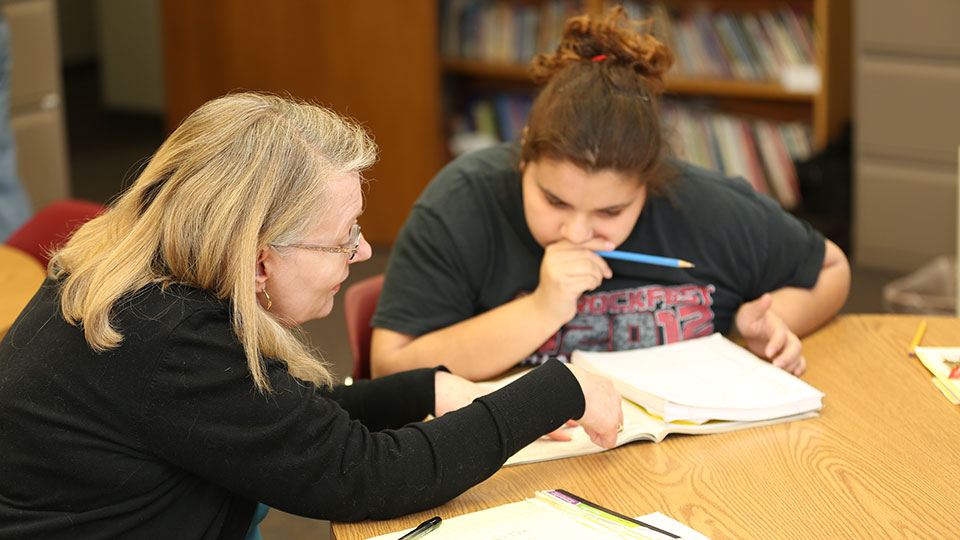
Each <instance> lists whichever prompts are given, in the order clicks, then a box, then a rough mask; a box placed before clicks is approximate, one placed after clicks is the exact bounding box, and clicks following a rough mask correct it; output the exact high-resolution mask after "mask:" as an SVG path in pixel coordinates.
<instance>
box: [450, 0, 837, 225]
mask: <svg viewBox="0 0 960 540" xmlns="http://www.w3.org/2000/svg"><path fill="white" fill-rule="evenodd" d="M613 4H614V3H613V2H610V1H608V0H582V1H580V2H577V1H563V0H539V1H535V0H506V1H504V0H489V1H487V0H480V1H475V0H447V1H446V2H444V1H441V2H439V3H438V9H439V10H440V16H439V17H438V21H439V22H440V24H441V25H446V27H442V28H441V30H440V46H441V53H440V70H441V74H442V79H443V81H444V83H445V92H446V96H445V97H446V100H445V109H444V111H443V113H442V114H443V116H444V118H443V121H444V123H445V125H446V126H447V130H448V134H449V132H450V131H452V130H451V129H450V125H451V118H450V117H452V116H458V115H466V116H469V115H470V113H471V111H470V110H469V109H470V106H471V101H472V100H474V99H476V97H475V96H478V95H480V96H482V95H484V94H488V95H495V94H496V93H497V92H498V91H499V90H501V89H502V90H504V91H506V92H517V91H518V90H517V89H518V88H522V87H523V85H524V84H527V85H528V86H527V91H529V92H531V93H532V92H534V87H533V85H532V83H529V82H528V74H527V65H528V64H529V57H531V56H532V52H531V50H530V48H529V47H530V45H529V43H523V42H522V40H521V39H520V38H514V37H511V33H512V32H516V31H518V30H519V29H523V28H527V26H525V25H526V24H527V23H525V22H524V17H525V15H524V14H523V13H524V12H530V11H537V10H538V12H539V15H540V21H539V22H540V26H541V27H540V28H538V39H537V43H538V48H537V50H536V52H544V51H546V50H552V48H553V47H552V46H550V45H547V43H548V42H550V41H551V40H556V39H559V29H552V31H551V29H544V28H542V26H543V25H545V24H551V23H553V22H555V21H561V22H560V23H558V24H562V21H563V20H565V19H566V18H567V17H569V16H570V15H573V14H577V13H583V12H589V13H592V14H597V15H598V14H602V13H605V12H606V11H607V10H608V9H609V7H610V6H612V5H613ZM624 5H625V7H626V9H627V11H628V13H629V14H630V15H631V18H637V17H638V16H640V17H649V16H653V17H655V21H656V22H655V23H654V27H653V31H654V33H655V34H657V33H659V32H662V33H660V36H661V38H662V39H664V40H665V41H667V42H668V43H669V44H670V45H671V48H672V49H674V54H675V55H676V56H677V63H676V64H675V66H674V68H673V69H671V71H670V73H668V74H667V78H666V88H667V91H666V94H665V101H678V102H681V103H683V102H693V103H696V104H697V107H699V108H700V109H701V110H704V109H705V110H709V111H715V112H717V113H719V114H721V115H724V116H726V115H732V116H733V117H742V118H745V119H747V122H749V123H750V124H753V123H754V122H755V121H760V122H762V123H767V122H773V123H777V124H779V123H790V124H799V125H802V126H805V130H807V131H808V133H807V137H808V139H809V144H807V145H805V149H803V152H802V154H799V155H795V154H793V153H792V152H791V154H790V156H791V157H793V158H794V159H802V158H803V157H806V156H809V155H810V154H811V153H813V152H816V151H817V150H820V149H822V148H824V147H825V146H826V145H827V143H828V142H829V141H830V140H832V139H833V138H834V137H836V136H837V135H838V134H839V133H840V131H841V130H842V129H843V128H844V126H845V125H846V124H847V122H848V121H849V119H850V109H851V103H850V73H851V68H850V66H851V63H850V37H849V35H850V18H851V13H850V10H851V8H850V3H849V2H847V1H844V0H839V1H838V0H802V1H790V2H783V1H782V0H736V1H735V0H711V1H704V0H665V1H662V2H644V1H638V2H630V1H626V2H624ZM457 10H461V12H460V14H459V15H460V16H459V17H458V16H456V15H451V11H457ZM470 10H474V11H473V12H472V13H471V12H470ZM563 10H565V11H566V13H565V14H563V15H562V16H560V15H559V14H558V13H557V12H558V11H563ZM657 10H660V11H657ZM784 10H789V14H788V15H798V17H797V18H798V19H799V20H800V22H801V23H804V22H806V21H808V22H809V27H812V28H814V29H815V30H813V31H811V32H810V33H809V34H808V35H804V34H802V33H797V34H791V36H793V37H794V38H795V39H796V40H797V42H798V44H797V45H796V48H797V49H800V48H801V46H800V45H799V42H800V41H802V39H801V38H805V39H806V40H807V41H808V42H809V43H808V48H807V50H808V53H809V56H808V57H805V58H804V60H805V62H803V63H804V64H808V65H806V66H800V67H806V68H808V69H807V70H806V71H805V72H804V70H801V69H796V70H793V71H794V72H795V73H799V74H800V75H801V77H799V78H798V77H787V76H786V74H785V72H786V71H788V70H787V69H786V68H784V69H783V72H784V73H783V74H781V75H782V76H780V77H779V78H778V77H774V76H772V74H771V73H766V74H764V73H760V71H761V70H759V69H757V70H753V68H751V70H750V72H751V75H752V76H750V77H744V76H743V72H738V73H726V74H713V75H710V76H703V75H697V74H691V72H693V71H695V70H693V69H690V64H687V65H686V66H681V64H682V63H683V62H684V58H686V59H687V60H689V58H691V56H690V55H689V53H686V54H684V52H682V51H681V50H680V49H681V47H680V46H679V45H678V44H679V43H680V42H679V41H678V39H676V38H679V37H680V36H681V31H680V29H681V28H687V27H682V26H681V25H682V24H687V25H688V26H689V28H691V29H697V30H702V29H703V27H702V26H696V25H697V24H707V25H710V24H711V22H712V21H714V20H716V19H721V18H724V17H726V19H727V21H733V22H734V23H735V24H739V25H741V26H740V28H743V26H742V25H743V23H741V22H738V18H741V17H742V18H744V19H746V18H753V19H754V20H757V21H759V20H761V15H763V14H764V13H772V14H773V17H772V18H774V19H775V18H776V17H779V16H780V14H781V13H784ZM505 12H506V13H512V14H513V17H514V19H515V20H514V22H512V23H510V22H506V21H507V17H508V15H504V13H505ZM464 13H466V15H464ZM698 13H699V14H703V13H706V14H707V15H704V16H702V17H701V18H697V17H695V16H694V14H698ZM718 14H719V15H718ZM728 15H729V16H728ZM464 18H466V19H471V18H472V19H473V22H470V23H464V22H463V20H464ZM784 19H785V20H786V21H787V22H785V23H784V24H789V19H790V17H789V16H786V17H784ZM662 20H666V21H669V23H667V24H666V25H664V24H663V22H661V21H662ZM777 20H778V21H779V20H780V19H777ZM458 21H459V22H460V25H461V26H460V28H462V29H464V32H467V31H469V30H468V29H469V28H470V27H471V26H477V27H479V30H473V31H474V32H476V33H478V34H481V33H484V32H492V34H493V35H494V36H495V37H494V38H493V40H495V41H507V42H512V43H513V46H515V47H517V48H519V49H523V50H516V51H514V52H512V53H511V52H507V53H505V52H504V51H503V50H502V47H501V48H498V47H496V46H488V45H487V44H486V43H484V38H483V37H477V38H476V39H477V40H478V41H479V42H480V43H478V44H470V43H465V42H466V41H469V40H470V39H472V38H473V37H474V36H473V35H468V36H466V37H464V36H462V35H460V36H457V37H456V38H453V39H451V38H450V37H449V36H448V35H446V33H449V32H451V28H450V26H451V24H455V23H456V22H458ZM765 22H768V21H765ZM716 24H719V23H716ZM758 24H759V23H758ZM717 27H719V26H717ZM460 28H458V29H457V30H459V29H460ZM490 28H493V30H490ZM504 28H505V29H504ZM665 28H666V30H664V29H665ZM709 28H710V27H709V26H708V30H707V31H706V32H707V33H709V32H711V30H709ZM764 28H765V29H768V28H770V27H766V26H764ZM794 28H804V27H803V25H802V24H801V25H800V26H795V27H794ZM773 29H775V30H777V29H778V28H775V27H774V28H773ZM545 34H551V35H550V36H549V37H544V36H545ZM743 35H746V34H743ZM766 35H767V34H766V32H765V31H764V32H762V33H761V34H754V36H759V37H763V36H766ZM688 36H689V34H688ZM713 39H717V38H716V37H714V38H713ZM691 41H693V40H689V39H688V40H687V41H686V42H684V43H690V42H691ZM704 41H707V40H706V39H704ZM711 43H712V44H713V45H724V43H720V42H718V41H713V42H711ZM733 43H735V42H733ZM741 43H743V42H741ZM725 44H726V45H729V46H731V47H732V45H731V42H726V43H725ZM780 44H781V45H782V42H781V43H780ZM457 45H459V47H458V46H457ZM700 47H701V49H700V52H701V53H702V52H703V51H704V50H706V49H704V48H703V47H706V48H707V49H709V44H701V45H700ZM718 48H719V47H718ZM725 50H726V51H728V52H729V51H730V50H731V48H729V47H728V48H726V49H725ZM741 50H745V51H751V50H752V51H756V50H757V49H756V48H753V46H752V45H751V47H746V46H744V48H743V49H741ZM461 51H466V52H467V54H465V55H464V54H458V53H459V52H461ZM714 52H715V51H714ZM778 52H779V51H778ZM755 54H756V53H755ZM768 56H770V59H769V62H771V63H772V62H773V55H772V54H771V55H768ZM727 58H728V61H729V62H730V63H732V61H731V60H730V58H731V56H728V57H727ZM757 63H758V64H759V55H758V57H757ZM768 65H770V66H772V64H768ZM681 67H685V68H686V69H681ZM790 67H796V66H790ZM811 72H812V74H813V76H814V77H813V79H812V80H811V79H810V75H811ZM804 75H806V76H804ZM797 81H799V83H798V82H797ZM737 121H739V120H737ZM461 123H462V121H461ZM738 129H739V128H738ZM756 133H758V134H759V131H757V132H756ZM758 136H759V135H757V137H758ZM757 146H758V150H757V152H759V145H757ZM771 151H772V150H771ZM680 153H681V155H682V154H683V153H682V152H680ZM683 157H685V158H688V156H685V155H684V156H683ZM691 161H695V160H692V159H691ZM728 163H730V160H728ZM787 163H788V165H787V166H789V168H790V169H791V174H793V173H792V163H789V161H787ZM701 164H702V165H707V164H704V163H701ZM707 166H709V165H707ZM716 168H724V167H722V165H721V166H718V167H716ZM764 169H767V170H769V169H770V167H767V166H766V165H765V166H764ZM725 170H727V172H733V173H735V174H736V173H738V172H739V171H742V170H744V168H743V167H742V168H739V169H737V168H734V169H733V171H731V170H730V169H729V168H725ZM755 170H756V169H755ZM769 182H770V179H769V177H767V178H766V179H764V178H761V179H760V180H759V182H758V183H759V184H762V185H765V184H767V183H769ZM755 185H757V184H755ZM771 194H774V195H775V196H777V198H778V199H781V197H779V195H778V194H777V193H773V190H771ZM781 203H784V206H785V207H789V208H790V209H792V210H793V211H795V212H796V213H799V214H801V215H803V217H805V218H807V219H811V218H814V219H811V221H814V222H815V223H814V225H815V226H817V227H818V228H821V230H824V229H827V230H824V232H826V233H828V234H834V235H843V236H845V235H846V233H845V232H843V231H842V230H841V229H845V228H846V216H844V217H843V218H842V221H843V222H842V223H841V222H840V221H838V219H840V218H823V219H820V218H818V217H817V216H810V215H807V214H806V213H805V212H804V210H803V208H802V207H794V206H793V205H792V204H789V197H787V198H785V199H781Z"/></svg>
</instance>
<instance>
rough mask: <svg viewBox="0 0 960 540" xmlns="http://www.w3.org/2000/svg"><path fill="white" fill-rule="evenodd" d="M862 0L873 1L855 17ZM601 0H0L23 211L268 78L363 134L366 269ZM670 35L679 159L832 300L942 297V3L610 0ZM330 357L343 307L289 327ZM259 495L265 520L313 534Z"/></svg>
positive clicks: (950, 119) (859, 304) (953, 245)
mask: <svg viewBox="0 0 960 540" xmlns="http://www.w3.org/2000/svg"><path fill="white" fill-rule="evenodd" d="M868 4H869V16H868V15H867V14H866V13H864V11H865V6H866V5H868ZM610 5H612V2H607V1H604V0H580V1H577V0H404V1H396V0H351V1H350V2H343V1H336V0H315V1H309V2H307V1H303V0H273V1H271V2H259V1H254V0H229V1H228V0H206V1H203V2H197V1H191V0H0V7H2V10H3V14H4V15H5V17H6V19H7V21H8V22H9V25H10V29H11V49H12V56H13V74H12V77H11V80H10V84H11V87H10V88H11V89H10V92H11V94H10V111H11V123H12V127H13V131H14V137H15V141H16V145H17V158H18V174H19V178H20V181H21V183H22V184H23V186H24V188H25V189H26V191H27V194H28V196H29V198H30V204H31V205H32V207H33V209H34V210H36V209H39V208H42V207H43V206H45V205H46V204H48V203H50V202H52V201H54V200H58V199H62V198H66V197H73V198H79V199H86V200H91V201H96V202H101V203H104V202H109V201H110V200H111V199H112V198H113V197H115V196H116V195H117V193H119V192H120V191H121V190H122V189H123V188H124V187H125V186H127V185H129V183H130V182H131V181H132V179H133V178H135V176H136V174H137V172H138V171H139V169H140V168H141V167H142V166H143V165H144V163H145V162H146V160H148V159H149V158H150V156H151V154H152V153H153V151H154V150H155V149H156V148H157V146H158V145H159V144H160V143H161V142H162V140H163V139H164V137H165V136H166V134H168V133H169V132H170V131H171V130H172V129H173V128H175V127H176V125H177V124H178V123H179V122H180V121H181V120H182V119H183V118H184V117H185V116H186V115H187V114H189V113H190V111H192V110H193V109H194V108H195V107H197V106H198V105H200V104H201V103H203V102H204V101H206V100H208V99H211V98H213V97H216V96H219V95H222V94H224V93H227V92H230V91H232V90H238V89H251V90H266V91H272V92H279V93H286V94H289V95H292V96H295V97H299V98H303V99H308V100H312V101H315V102H317V103H320V104H323V105H326V106H329V107H331V108H333V109H334V110H336V111H338V112H340V113H344V114H347V115H349V116H352V117H353V118H355V119H356V120H358V121H360V122H361V123H363V124H364V125H366V126H367V127H368V128H369V129H370V130H371V131H372V133H373V134H374V135H375V137H376V139H377V142H378V143H379V144H380V146H381V150H382V154H381V160H380V162H379V163H378V164H377V165H376V167H375V168H374V169H373V170H372V171H370V173H369V174H368V175H367V176H368V177H369V178H372V179H373V182H372V184H371V185H370V189H369V193H368V208H367V211H366V213H365V214H364V217H363V221H362V225H363V229H364V234H365V235H366V237H367V239H368V240H369V241H370V242H371V244H373V246H374V253H375V255H374V257H373V259H371V261H369V262H366V263H363V264H358V265H354V266H353V267H352V272H353V275H352V276H351V278H350V281H349V282H348V285H349V283H352V282H354V281H356V280H358V279H362V278H363V277H367V276H370V275H374V274H377V273H380V272H382V271H383V270H384V268H385V265H386V261H387V260H388V257H389V253H390V246H391V243H392V242H393V239H394V237H395V235H396V233H397V230H398V229H399V227H400V226H401V225H402V223H403V221H404V219H405V218H406V215H407V212H408V211H409V208H410V207H411V205H412V203H413V201H414V200H415V198H416V197H417V195H418V194H419V193H420V191H421V190H422V189H423V187H424V186H425V185H426V183H427V182H428V181H429V180H430V178H431V177H432V176H433V174H434V173H435V172H436V171H437V170H439V168H440V167H441V166H442V165H443V164H444V163H446V162H447V161H449V160H450V159H452V157H454V156H455V155H457V154H458V153H461V152H464V151H469V150H470V149H472V148H476V147H480V146H483V145H486V144H491V143H492V142H495V141H497V140H509V139H513V138H515V137H516V136H517V133H518V132H519V129H520V128H521V127H522V125H523V121H524V115H525V113H526V110H527V108H528V107H529V103H530V101H531V99H532V96H533V95H534V93H535V92H536V88H535V86H534V85H533V84H532V83H530V82H529V81H528V79H527V75H526V69H525V67H524V66H525V65H526V64H527V63H528V62H529V60H530V58H531V57H532V56H533V55H534V54H535V53H537V52H541V51H546V50H550V49H551V48H552V47H554V46H555V44H556V42H557V41H558V39H559V29H560V28H561V26H562V21H563V20H564V19H566V18H567V17H569V16H570V15H573V14H577V13H582V12H593V13H602V12H604V11H605V10H606V9H607V8H608V7H609V6H610ZM625 7H626V8H627V9H628V11H629V12H630V13H631V15H632V16H634V17H638V18H645V19H649V20H651V21H653V25H652V30H653V31H654V33H655V34H656V35H658V36H659V37H660V38H661V39H663V40H666V41H667V42H668V43H669V44H670V45H671V46H672V47H673V49H674V51H675V54H676V56H677V63H676V65H675V67H674V68H673V69H672V71H671V72H670V74H669V78H668V91H667V94H666V96H665V100H664V105H663V109H664V119H665V129H666V130H667V135H668V137H669V138H670V140H671V144H672V146H673V148H674V150H675V151H676V153H677V154H679V155H680V156H681V157H683V158H684V159H687V160H690V161H694V162H697V163H698V164H701V165H703V166H706V167H712V168H717V169H720V170H724V171H726V172H727V173H730V174H739V175H743V176H744V177H746V178H747V179H748V180H750V181H751V183H752V184H753V185H754V187H755V188H756V189H758V190H760V191H764V192H767V193H769V194H770V195H771V196H773V197H775V198H776V199H777V200H778V201H779V202H780V203H781V204H782V205H783V206H784V208H786V209H787V210H789V211H791V212H793V213H794V214H796V215H797V216H798V217H801V218H803V219H806V220H808V221H809V222H810V223H811V224H813V225H814V226H815V227H817V228H818V229H819V230H821V231H822V232H823V233H824V234H825V235H827V236H828V237H829V238H831V239H832V240H833V241H835V242H836V243H837V244H838V245H840V247H841V248H842V249H843V250H844V251H845V252H846V254H847V256H848V258H849V259H850V261H851V263H852V266H853V276H854V277H853V289H852V292H851V295H850V298H849V300H848V302H847V304H846V306H845V307H844V311H845V312H882V311H921V312H930V313H946V314H952V313H953V312H954V310H955V305H956V301H955V295H956V288H955V287H956V262H955V261H956V258H955V255H956V252H957V207H958V193H957V178H958V172H957V171H958V164H957V155H958V145H960V107H958V106H957V105H956V103H955V102H956V100H957V96H960V33H957V32H956V26H957V23H958V22H960V3H958V2H956V1H955V0H914V1H913V2H911V3H910V4H909V6H904V5H903V4H902V3H901V2H898V1H896V0H874V1H871V2H866V1H852V2H851V1H843V0H795V1H793V0H791V1H789V2H782V1H781V0H769V1H768V0H749V1H736V0H707V1H692V0H672V1H666V2H625ZM306 329H307V331H308V334H309V335H310V337H311V339H312V340H313V342H314V344H315V345H316V346H317V347H318V348H319V349H320V350H322V351H323V352H324V354H325V356H326V357H327V358H328V359H329V360H330V361H331V362H332V363H333V364H334V366H335V370H336V371H337V373H338V374H339V375H341V376H343V375H346V374H348V373H349V371H350V351H349V347H348V344H347V340H346V330H345V326H344V322H343V315H342V311H341V308H340V306H337V308H336V309H335V310H334V312H333V314H332V315H331V316H330V317H328V318H326V319H324V320H322V321H314V322H312V323H308V325H307V328H306ZM328 529H329V525H328V523H327V522H323V521H314V520H309V519H305V518H299V517H296V516H290V515H287V514H283V513H281V512H276V511H274V512H271V513H270V515H269V517H268V518H267V521H266V522H265V523H264V526H263V533H264V536H265V537H266V538H268V539H269V538H308V537H309V538H324V537H326V535H327V534H328Z"/></svg>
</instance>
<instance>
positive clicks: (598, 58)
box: [590, 54, 607, 62]
mask: <svg viewBox="0 0 960 540" xmlns="http://www.w3.org/2000/svg"><path fill="white" fill-rule="evenodd" d="M606 59H607V55H605V54H598V55H596V56H594V57H593V58H591V59H590V61H591V62H603V61H604V60H606Z"/></svg>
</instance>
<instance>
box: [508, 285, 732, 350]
mask: <svg viewBox="0 0 960 540" xmlns="http://www.w3.org/2000/svg"><path fill="white" fill-rule="evenodd" d="M715 290H716V288H715V287H714V286H713V285H707V286H702V285H693V284H687V285H676V286H671V287H666V286H663V285H648V286H644V287H637V288H633V289H619V290H613V291H598V292H594V293H587V294H584V295H583V296H581V297H580V300H579V302H578V304H577V315H576V317H574V318H573V319H572V320H571V321H570V322H568V323H567V324H565V325H564V326H563V328H561V329H560V330H559V331H558V332H557V333H556V334H555V335H554V336H553V337H552V338H550V339H549V340H547V342H546V343H544V344H543V345H541V346H540V348H539V349H537V352H535V353H534V354H532V355H531V356H530V357H528V358H527V359H526V360H524V362H523V363H524V364H540V363H543V362H545V361H546V360H547V359H548V358H559V359H560V360H563V361H567V360H569V358H570V353H572V352H573V350H574V349H580V350H588V351H623V350H627V349H639V348H641V347H652V346H654V345H662V344H666V343H673V342H676V341H680V340H684V339H691V338H695V337H701V336H706V335H709V334H711V333H713V319H714V313H713V309H712V308H711V306H712V305H713V292H714V291H715Z"/></svg>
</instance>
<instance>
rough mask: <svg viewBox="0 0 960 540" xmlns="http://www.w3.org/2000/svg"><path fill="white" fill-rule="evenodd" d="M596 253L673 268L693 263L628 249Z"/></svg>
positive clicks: (608, 257) (684, 266)
mask: <svg viewBox="0 0 960 540" xmlns="http://www.w3.org/2000/svg"><path fill="white" fill-rule="evenodd" d="M597 255H599V256H601V257H603V258H605V259H620V260H622V261H631V262H638V263H646V264H656V265H658V266H672V267H674V268H693V263H691V262H687V261H685V260H683V259H672V258H670V257H658V256H656V255H645V254H643V253H631V252H629V251H598V252H597Z"/></svg>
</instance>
